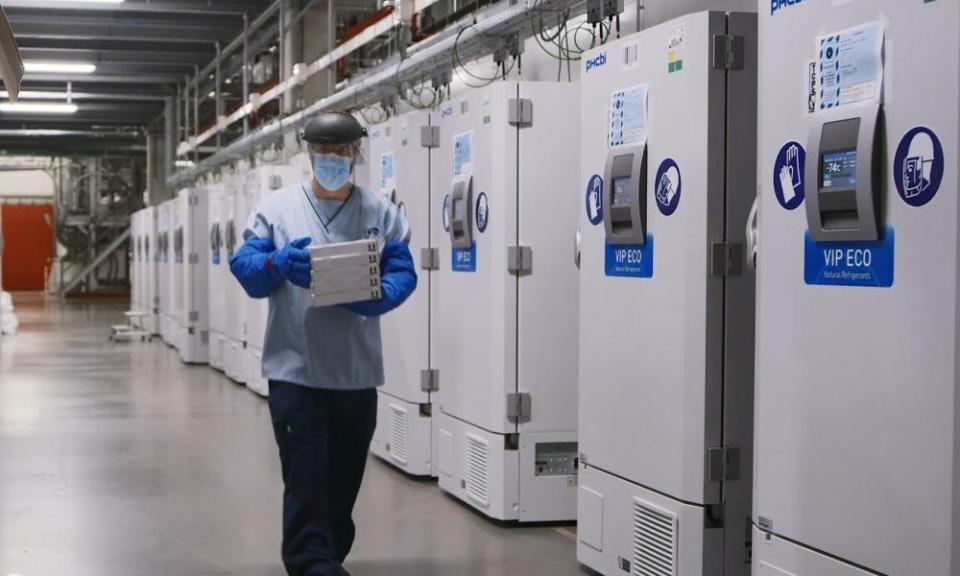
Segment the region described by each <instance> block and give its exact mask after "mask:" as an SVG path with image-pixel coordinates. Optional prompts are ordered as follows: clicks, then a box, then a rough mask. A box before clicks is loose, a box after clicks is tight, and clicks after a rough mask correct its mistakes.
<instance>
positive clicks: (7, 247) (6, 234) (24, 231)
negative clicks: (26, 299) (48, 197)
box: [0, 204, 53, 292]
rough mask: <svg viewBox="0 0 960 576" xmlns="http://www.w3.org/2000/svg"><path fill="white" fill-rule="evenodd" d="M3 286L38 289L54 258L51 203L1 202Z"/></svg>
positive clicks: (15, 288) (8, 288)
mask: <svg viewBox="0 0 960 576" xmlns="http://www.w3.org/2000/svg"><path fill="white" fill-rule="evenodd" d="M0 209H2V210H3V213H2V215H0V223H2V230H0V231H2V233H3V289H4V290H7V291H8V292H23V291H39V290H43V287H44V281H45V277H44V271H45V270H47V269H49V267H50V265H51V262H52V261H53V228H52V227H51V224H52V223H53V204H3V205H0Z"/></svg>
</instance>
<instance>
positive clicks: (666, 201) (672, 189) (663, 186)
mask: <svg viewBox="0 0 960 576" xmlns="http://www.w3.org/2000/svg"><path fill="white" fill-rule="evenodd" d="M656 182H657V193H656V198H657V208H659V209H660V213H661V214H663V215H664V216H670V215H671V214H673V213H674V212H676V211H677V206H679V205H680V192H681V191H682V190H683V180H682V179H681V177H680V166H678V165H677V163H676V161H675V160H673V158H667V159H666V160H664V161H663V162H661V163H660V167H659V168H657V180H656Z"/></svg>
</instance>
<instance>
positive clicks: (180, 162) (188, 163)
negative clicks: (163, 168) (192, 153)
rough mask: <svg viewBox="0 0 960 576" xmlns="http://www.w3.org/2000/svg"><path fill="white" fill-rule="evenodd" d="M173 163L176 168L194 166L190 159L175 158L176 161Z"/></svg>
mask: <svg viewBox="0 0 960 576" xmlns="http://www.w3.org/2000/svg"><path fill="white" fill-rule="evenodd" d="M173 165H174V166H176V167H177V168H193V167H194V166H196V164H194V163H193V162H192V161H190V160H177V161H176V162H174V163H173Z"/></svg>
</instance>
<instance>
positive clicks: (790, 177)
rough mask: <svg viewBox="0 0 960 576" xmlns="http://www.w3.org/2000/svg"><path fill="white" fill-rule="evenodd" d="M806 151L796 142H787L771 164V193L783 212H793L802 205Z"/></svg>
mask: <svg viewBox="0 0 960 576" xmlns="http://www.w3.org/2000/svg"><path fill="white" fill-rule="evenodd" d="M806 166H807V151H806V150H804V148H803V146H801V145H800V144H798V143H797V142H787V143H786V144H784V145H783V147H781V148H780V152H779V153H778V154H777V160H776V162H774V164H773V192H774V194H775V195H776V197H777V202H778V203H779V204H780V206H782V207H783V209H784V210H795V209H796V208H798V207H799V206H800V205H801V204H803V198H804V195H805V191H804V190H805V186H804V183H803V175H804V170H806Z"/></svg>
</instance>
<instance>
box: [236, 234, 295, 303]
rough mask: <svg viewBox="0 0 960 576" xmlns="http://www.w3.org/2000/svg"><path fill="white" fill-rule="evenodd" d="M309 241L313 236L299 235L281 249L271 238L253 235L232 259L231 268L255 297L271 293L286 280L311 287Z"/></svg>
mask: <svg viewBox="0 0 960 576" xmlns="http://www.w3.org/2000/svg"><path fill="white" fill-rule="evenodd" d="M308 244H310V239H309V238H299V239H297V240H294V241H293V242H290V243H289V244H287V245H286V246H284V247H283V248H281V249H280V250H277V248H276V246H274V244H273V242H271V241H270V240H266V239H264V238H259V237H257V236H252V237H250V238H248V239H247V241H246V242H244V243H243V246H241V247H240V249H239V250H237V251H236V252H235V253H234V255H233V257H232V258H230V271H231V272H232V273H233V275H234V276H235V277H236V278H237V280H239V281H240V285H241V286H243V289H244V291H246V293H247V294H248V295H249V296H250V297H251V298H266V297H268V296H270V293H271V292H273V291H274V290H276V289H277V287H278V286H280V285H281V284H283V282H284V280H290V282H292V283H294V284H296V285H297V286H301V287H303V288H309V287H310V254H309V253H308V252H307V251H306V250H303V247H305V246H306V245H308Z"/></svg>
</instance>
